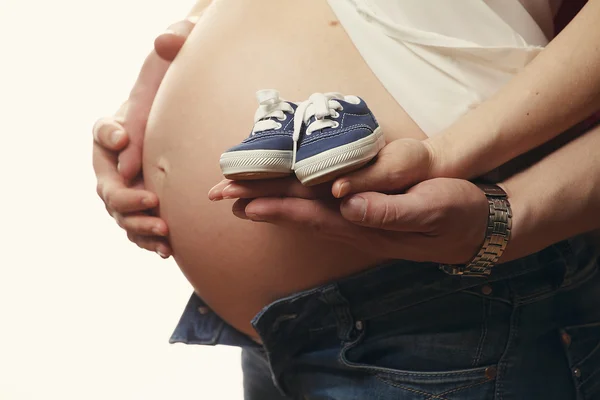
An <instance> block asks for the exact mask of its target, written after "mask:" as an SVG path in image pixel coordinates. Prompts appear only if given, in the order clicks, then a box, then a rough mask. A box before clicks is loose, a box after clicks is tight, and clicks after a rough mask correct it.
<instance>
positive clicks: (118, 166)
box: [117, 163, 121, 173]
mask: <svg viewBox="0 0 600 400" xmlns="http://www.w3.org/2000/svg"><path fill="white" fill-rule="evenodd" d="M117 172H118V173H121V163H117Z"/></svg>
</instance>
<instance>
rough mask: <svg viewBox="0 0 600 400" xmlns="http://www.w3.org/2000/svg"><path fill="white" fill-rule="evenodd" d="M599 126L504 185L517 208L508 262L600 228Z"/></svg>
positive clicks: (505, 256)
mask: <svg viewBox="0 0 600 400" xmlns="http://www.w3.org/2000/svg"><path fill="white" fill-rule="evenodd" d="M598 149H600V126H598V127H596V128H594V129H592V130H591V131H589V132H587V133H586V134H584V135H582V136H580V137H578V138H577V139H575V140H573V141H572V142H570V143H568V144H567V145H565V146H564V147H562V148H561V149H559V150H557V151H556V152H554V153H552V154H550V155H549V156H547V157H546V158H544V159H543V160H541V161H540V162H538V163H537V164H535V165H533V166H532V167H530V168H528V169H527V170H525V171H523V172H521V173H519V174H517V175H515V176H513V177H511V178H509V179H507V180H506V181H504V182H503V183H501V186H502V187H504V189H505V190H506V191H507V193H508V194H509V200H510V202H511V205H512V208H513V231H512V239H511V241H510V243H509V246H508V247H507V249H506V252H505V255H504V256H503V257H502V260H503V261H509V260H512V259H515V258H519V257H522V256H525V255H527V254H531V253H533V252H535V251H538V250H541V249H543V248H545V247H547V246H549V245H551V244H552V243H556V242H559V241H561V240H564V239H567V238H569V237H572V236H575V235H578V234H581V233H585V232H589V231H591V230H594V229H598V228H600V158H599V157H598Z"/></svg>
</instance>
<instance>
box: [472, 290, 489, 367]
mask: <svg viewBox="0 0 600 400" xmlns="http://www.w3.org/2000/svg"><path fill="white" fill-rule="evenodd" d="M482 303H483V318H482V321H481V337H480V338H479V343H478V344H477V351H476V352H475V358H474V359H473V363H472V365H473V366H474V367H475V366H477V365H478V364H479V361H480V360H481V355H482V354H483V345H484V343H485V339H486V337H487V314H488V307H489V305H490V302H488V301H486V299H485V298H484V299H483V302H482Z"/></svg>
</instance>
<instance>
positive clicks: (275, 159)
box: [219, 150, 293, 180]
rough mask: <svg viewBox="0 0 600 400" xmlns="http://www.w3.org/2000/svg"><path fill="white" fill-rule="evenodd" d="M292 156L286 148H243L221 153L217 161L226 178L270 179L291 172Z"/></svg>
mask: <svg viewBox="0 0 600 400" xmlns="http://www.w3.org/2000/svg"><path fill="white" fill-rule="evenodd" d="M292 158H293V153H292V152H291V151H286V150H243V151H230V152H227V153H223V154H222V155H221V159H220V161H219V163H220V165H221V171H222V172H223V175H224V176H225V178H227V179H232V180H253V179H272V178H281V177H284V176H287V175H290V174H292V173H293V171H292Z"/></svg>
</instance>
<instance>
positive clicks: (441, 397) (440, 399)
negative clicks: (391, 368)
mask: <svg viewBox="0 0 600 400" xmlns="http://www.w3.org/2000/svg"><path fill="white" fill-rule="evenodd" d="M376 378H377V379H378V380H380V381H382V382H383V383H384V384H386V385H390V386H393V387H397V388H399V389H403V390H408V391H409V392H413V393H417V394H422V395H425V396H429V397H428V398H427V399H426V400H448V398H447V397H445V396H446V395H449V394H453V393H457V392H461V391H463V390H466V389H470V388H473V387H475V386H479V385H483V384H485V383H488V382H491V381H492V380H491V379H485V380H482V381H479V382H475V383H471V384H470V385H466V386H461V387H458V388H454V389H451V390H448V391H446V392H443V393H438V394H433V393H427V392H423V391H420V390H416V389H412V388H409V387H406V386H403V385H400V384H397V383H395V382H392V381H387V380H386V379H385V378H383V377H380V376H376Z"/></svg>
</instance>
